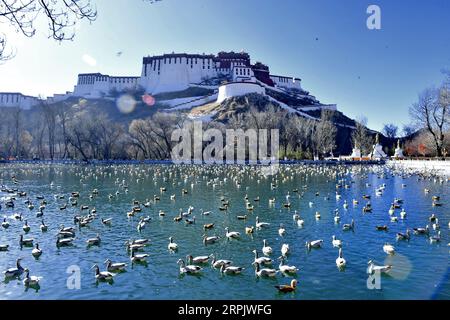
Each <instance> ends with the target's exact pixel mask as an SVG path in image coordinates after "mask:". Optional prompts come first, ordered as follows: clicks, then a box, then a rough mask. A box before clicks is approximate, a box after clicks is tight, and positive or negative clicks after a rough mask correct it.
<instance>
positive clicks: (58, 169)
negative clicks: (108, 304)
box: [0, 164, 450, 299]
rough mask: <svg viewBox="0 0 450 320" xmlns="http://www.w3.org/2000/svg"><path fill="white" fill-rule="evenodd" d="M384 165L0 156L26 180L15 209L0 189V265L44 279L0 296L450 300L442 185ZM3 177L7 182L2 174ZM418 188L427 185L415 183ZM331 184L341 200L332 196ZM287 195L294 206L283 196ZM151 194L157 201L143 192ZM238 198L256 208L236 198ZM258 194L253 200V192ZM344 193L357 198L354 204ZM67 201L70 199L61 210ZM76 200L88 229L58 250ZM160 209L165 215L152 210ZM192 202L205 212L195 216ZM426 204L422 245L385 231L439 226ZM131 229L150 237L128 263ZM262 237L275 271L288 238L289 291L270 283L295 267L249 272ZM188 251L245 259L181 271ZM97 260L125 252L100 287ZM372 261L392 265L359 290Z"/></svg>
mask: <svg viewBox="0 0 450 320" xmlns="http://www.w3.org/2000/svg"><path fill="white" fill-rule="evenodd" d="M384 170H385V169H384V168H383V167H381V166H380V167H370V168H369V167H367V168H360V167H356V166H355V167H335V166H330V167H315V166H301V165H291V166H289V165H283V166H281V167H280V173H278V174H277V175H276V176H269V177H265V176H263V175H259V174H258V171H257V170H256V169H255V168H252V167H237V166H211V167H198V166H171V165H117V166H76V165H65V166H64V165H53V166H52V165H26V164H14V165H6V164H4V165H1V167H0V184H2V185H6V186H7V188H11V189H13V188H17V189H19V191H25V192H27V196H26V197H18V196H16V198H17V200H16V201H15V207H14V208H6V207H5V202H6V201H7V198H8V197H10V196H11V195H12V194H10V193H6V192H1V193H0V197H1V203H2V208H1V211H0V214H1V216H2V217H3V216H4V217H7V221H8V222H9V223H10V227H9V228H8V229H4V228H0V229H1V230H0V245H4V244H8V245H9V251H5V252H3V251H2V252H0V270H6V269H8V268H11V267H14V266H15V261H16V259H17V258H18V257H22V258H23V261H22V265H23V266H24V267H26V268H28V269H30V275H36V276H40V277H42V279H41V280H40V288H31V287H30V288H26V287H24V285H23V283H22V280H23V276H22V278H20V279H12V280H5V281H2V282H0V298H1V299H93V298H95V299H430V298H441V299H449V298H450V295H449V291H450V290H448V289H449V285H448V274H447V273H448V266H449V265H448V262H449V260H448V255H449V249H448V247H447V244H448V242H449V237H448V235H449V232H448V222H449V210H448V204H449V203H450V198H449V197H450V195H449V192H448V190H449V189H448V183H439V181H434V180H425V179H418V177H417V176H408V177H406V176H404V177H401V176H399V175H395V176H393V175H391V174H389V173H387V171H386V174H382V173H383V172H385V171H384ZM13 176H15V178H16V179H17V184H14V183H13V179H12V177H13ZM337 184H338V185H340V187H339V188H337V186H336V185H337ZM382 184H386V187H385V189H384V192H383V194H382V196H376V194H375V191H376V188H377V187H379V186H381V185H382ZM346 185H347V186H346ZM402 185H403V186H402ZM161 187H165V188H166V191H162V190H161V189H160V188H161ZM425 188H427V189H429V190H430V192H429V193H425V192H424V189H425ZM94 189H97V190H98V195H97V194H93V192H92V191H93V190H94ZM182 189H185V190H186V191H187V192H182ZM336 190H337V191H338V193H339V194H340V195H341V196H340V198H339V197H336V196H335V194H336ZM74 191H79V192H80V197H79V198H77V200H78V202H77V204H76V205H72V204H71V202H70V200H69V197H70V195H71V192H74ZM297 191H298V192H297ZM288 192H289V197H288V199H289V202H290V204H291V205H290V207H285V206H284V204H285V203H286V201H287V198H286V195H287V194H288ZM55 195H59V196H56V197H55ZM63 195H64V197H63ZM90 195H91V197H90ZM155 195H156V196H157V197H159V198H160V200H159V201H158V200H156V201H154V196H155ZM172 195H175V197H174V198H173V197H171V196H172ZM246 195H247V196H248V200H249V202H250V203H251V205H252V206H253V210H247V208H246V205H245V200H244V197H245V196H246ZM363 195H369V196H370V199H363V197H362V196H363ZM433 195H440V196H441V199H440V202H441V203H442V204H443V206H432V205H431V204H432V201H431V197H432V196H433ZM37 196H43V197H44V198H45V200H46V201H47V205H46V207H45V209H44V215H43V217H36V213H37V212H38V209H39V203H40V201H41V200H38V199H36V197H37ZM258 197H259V201H255V200H258ZM27 198H29V199H30V200H31V202H32V203H33V205H34V206H35V208H34V209H33V210H30V209H28V206H27V204H25V203H24V202H25V200H26V199H27ZM272 198H275V203H274V204H271V203H269V199H272ZM338 198H339V199H338ZM394 198H400V199H403V201H404V202H403V204H402V208H405V211H406V212H407V214H406V217H405V219H401V218H400V210H401V209H396V210H395V213H394V216H397V217H398V218H399V219H398V221H397V222H391V219H390V216H389V213H388V211H389V207H390V205H391V203H392V202H393V200H394ZM353 199H357V200H358V202H359V203H358V204H353ZM134 200H138V201H139V202H140V204H141V205H140V206H141V208H142V211H141V212H139V213H136V215H135V216H134V217H127V212H130V211H131V209H132V207H133V201H134ZM147 201H150V202H152V203H151V204H150V206H149V207H145V206H143V204H144V203H145V202H147ZM226 201H229V206H228V209H227V210H219V208H220V207H222V208H223V207H224V203H225V202H226ZM368 201H370V203H371V205H372V212H370V213H369V212H366V213H363V210H362V208H363V206H364V205H366V204H367V202H368ZM310 203H311V204H310ZM345 203H348V207H347V205H344V204H345ZM65 204H66V205H67V209H65V210H60V208H61V207H64V205H65ZM81 205H85V206H88V207H89V210H92V209H93V208H95V209H96V211H97V213H96V217H95V219H94V221H93V222H92V223H90V224H88V225H87V226H86V227H83V228H78V227H76V238H75V240H74V241H73V246H69V247H56V245H55V243H56V235H57V233H58V231H59V228H60V226H61V225H64V226H65V227H70V226H75V225H74V216H76V215H87V214H88V212H89V210H83V211H82V210H80V207H81ZM190 206H192V207H193V208H194V209H193V211H192V214H191V215H190V216H189V218H190V219H192V217H193V216H195V223H193V224H187V223H185V222H184V221H180V222H175V221H174V218H175V217H177V216H178V215H179V213H180V208H182V212H187V211H188V208H189V207H190ZM344 207H347V208H344ZM335 209H338V210H339V216H340V222H339V223H335V220H334V217H335ZM160 210H162V211H163V212H164V213H165V215H164V216H160ZM202 210H203V212H207V211H211V213H210V214H209V215H203V214H202ZM295 211H297V212H298V214H299V215H300V217H301V219H302V220H304V225H303V227H299V226H298V224H297V222H296V221H294V219H293V215H294V213H295ZM316 212H319V213H320V219H316ZM17 213H19V214H20V213H22V216H23V219H24V220H25V219H26V220H28V224H29V226H30V227H31V230H30V231H29V232H28V233H27V234H26V235H25V236H24V238H33V239H34V241H35V243H36V242H37V243H39V246H40V248H41V249H42V250H43V254H42V255H41V256H40V257H39V258H38V259H35V258H33V256H32V255H31V251H32V249H33V247H25V246H23V247H21V246H20V244H19V236H20V235H21V234H25V233H24V231H23V229H22V227H23V225H24V221H20V220H18V219H15V214H17ZM432 213H434V214H435V215H436V216H437V217H438V218H439V224H440V226H441V242H439V243H433V244H431V243H430V241H429V239H428V237H427V236H426V235H414V234H411V239H410V241H398V242H397V241H396V233H397V232H402V233H405V231H406V229H407V228H410V229H411V230H412V228H414V227H425V226H426V225H427V224H429V226H430V229H431V230H430V233H431V234H432V235H434V234H436V231H434V230H433V228H432V223H431V222H430V221H429V220H428V217H429V216H430V215H431V214H432ZM147 216H150V217H151V218H152V220H151V221H150V222H148V223H146V226H145V228H143V229H142V230H141V232H138V231H137V225H138V222H139V217H147ZM238 216H240V218H241V219H238V218H237V217H238ZM244 216H246V219H244ZM256 216H258V217H259V219H260V221H262V222H268V223H270V226H269V227H268V228H263V229H260V230H257V229H255V230H254V233H253V234H250V235H248V234H246V232H245V230H246V227H249V226H251V225H255V220H256ZM102 218H103V219H107V218H112V224H111V226H108V225H105V224H103V223H102V221H101V219H102ZM42 219H44V221H45V224H46V225H48V231H47V232H41V230H40V225H41V220H42ZM352 219H353V220H354V223H355V228H354V230H353V232H351V231H343V228H342V226H343V225H344V224H350V223H351V221H352ZM2 220H3V219H2ZM212 223H214V228H212V229H208V230H205V229H204V227H203V226H204V225H205V224H212ZM280 223H282V224H283V226H284V228H285V229H286V234H285V235H284V236H280V234H279V233H278V229H279V226H280ZM380 225H387V226H388V231H387V232H385V231H377V230H376V226H380ZM225 227H229V231H238V232H240V234H241V238H240V240H231V241H227V239H226V236H225V234H226V231H225ZM205 233H206V234H207V235H208V236H213V235H217V236H220V237H221V238H220V240H219V241H218V242H217V243H215V244H211V245H207V246H205V245H203V238H202V237H203V235H204V234H205ZM97 234H99V235H100V237H101V243H100V245H99V246H90V247H88V246H87V243H86V240H87V239H90V238H94V237H95V236H96V235H97ZM333 235H335V236H336V238H337V239H340V240H342V242H343V245H342V248H343V257H344V258H345V260H346V267H345V269H344V270H343V271H341V272H340V271H339V270H338V268H337V267H336V262H335V261H336V258H337V257H338V249H337V248H334V247H333V245H332V236H333ZM171 236H172V237H173V238H174V242H175V243H177V244H178V247H179V249H178V251H176V252H174V253H173V252H169V251H168V244H169V237H171ZM138 238H149V239H150V240H151V242H150V245H148V246H147V247H145V249H144V251H142V252H140V253H148V254H149V257H148V258H147V261H148V263H147V264H145V263H144V264H132V263H131V261H130V257H129V256H130V253H129V252H127V250H126V246H125V244H124V243H125V241H127V240H129V239H138ZM264 239H266V240H267V243H268V245H270V246H271V247H272V249H273V252H274V253H273V254H272V256H271V258H272V259H273V260H274V264H273V267H274V268H278V264H279V260H277V258H278V257H279V256H280V255H281V251H280V250H281V246H282V244H284V243H287V244H289V246H290V255H289V256H288V258H287V259H286V264H288V265H293V266H296V267H297V268H299V271H298V273H297V275H296V277H295V278H296V279H297V280H298V286H297V290H296V291H295V292H294V293H289V294H281V293H279V292H278V290H277V289H275V288H274V286H275V285H278V284H288V283H290V281H291V279H292V278H293V277H288V276H283V275H281V274H278V275H277V276H276V277H275V278H274V279H265V278H262V279H258V278H256V277H255V273H254V268H253V266H252V262H253V260H254V254H253V253H252V251H253V250H254V249H256V250H258V252H259V254H260V256H261V255H262V247H263V240H264ZM318 239H322V240H324V242H323V246H322V248H320V249H314V248H313V249H311V250H307V248H305V243H306V242H307V241H313V240H318ZM386 242H388V243H390V244H393V245H394V247H395V250H396V253H395V255H393V256H388V255H386V254H385V253H384V252H383V245H384V244H385V243H386ZM190 254H191V255H193V256H194V257H196V256H208V255H210V254H214V255H215V256H216V257H217V258H218V259H229V260H232V261H233V265H235V266H240V267H244V268H245V270H244V271H243V272H242V274H240V275H235V276H230V275H222V274H221V273H220V271H219V269H213V268H211V267H210V266H208V265H204V266H202V267H203V272H202V273H201V274H200V275H197V276H191V275H180V274H179V266H178V265H177V261H178V259H186V256H187V255H190ZM106 259H111V261H113V262H125V263H127V268H126V269H127V271H126V272H123V273H121V274H118V275H116V276H114V281H113V282H112V283H109V284H108V283H105V282H97V281H96V280H95V273H94V270H93V269H91V267H92V266H93V265H94V264H98V265H99V266H100V270H102V271H104V270H105V269H106V267H105V264H104V261H105V260H106ZM371 259H373V260H374V261H375V263H376V264H377V265H384V264H390V265H393V269H392V271H391V272H390V273H389V274H388V275H383V276H382V277H381V286H382V290H368V289H367V283H366V281H367V277H368V275H367V273H366V270H367V262H368V261H369V260H371ZM73 266H76V267H79V268H80V269H79V270H80V276H81V279H80V286H81V288H80V289H79V290H76V289H75V290H70V289H68V286H67V283H68V278H69V277H71V276H72V275H73V274H72V271H70V270H71V269H70V268H73ZM68 270H69V272H68ZM2 277H3V276H2ZM2 280H3V279H2Z"/></svg>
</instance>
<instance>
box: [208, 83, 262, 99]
mask: <svg viewBox="0 0 450 320" xmlns="http://www.w3.org/2000/svg"><path fill="white" fill-rule="evenodd" d="M248 93H259V94H263V95H265V94H266V89H264V87H262V86H260V85H259V84H257V83H252V82H232V83H227V84H224V85H222V86H220V87H219V96H218V97H217V103H222V102H223V101H224V100H225V99H228V98H231V97H237V96H243V95H245V94H248Z"/></svg>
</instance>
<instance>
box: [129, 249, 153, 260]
mask: <svg viewBox="0 0 450 320" xmlns="http://www.w3.org/2000/svg"><path fill="white" fill-rule="evenodd" d="M135 252H136V250H135V249H134V248H133V249H131V254H130V260H131V263H142V262H146V259H147V258H148V257H150V255H149V254H148V253H142V254H135Z"/></svg>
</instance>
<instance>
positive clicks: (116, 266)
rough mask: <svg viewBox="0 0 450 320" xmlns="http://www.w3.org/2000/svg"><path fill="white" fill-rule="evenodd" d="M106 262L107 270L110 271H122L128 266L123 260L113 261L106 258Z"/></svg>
mask: <svg viewBox="0 0 450 320" xmlns="http://www.w3.org/2000/svg"><path fill="white" fill-rule="evenodd" d="M105 264H106V270H108V271H109V272H121V271H124V270H125V268H126V266H127V264H126V263H123V262H116V263H113V262H112V261H111V260H109V259H106V260H105Z"/></svg>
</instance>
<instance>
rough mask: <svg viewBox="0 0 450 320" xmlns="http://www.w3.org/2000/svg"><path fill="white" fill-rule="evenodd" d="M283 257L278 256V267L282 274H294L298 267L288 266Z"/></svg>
mask: <svg viewBox="0 0 450 320" xmlns="http://www.w3.org/2000/svg"><path fill="white" fill-rule="evenodd" d="M285 259H286V258H285V257H284V256H281V257H279V258H278V260H280V265H279V266H278V269H279V270H280V272H281V273H283V274H294V273H297V271H298V269H297V267H296V266H289V265H286V264H285Z"/></svg>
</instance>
